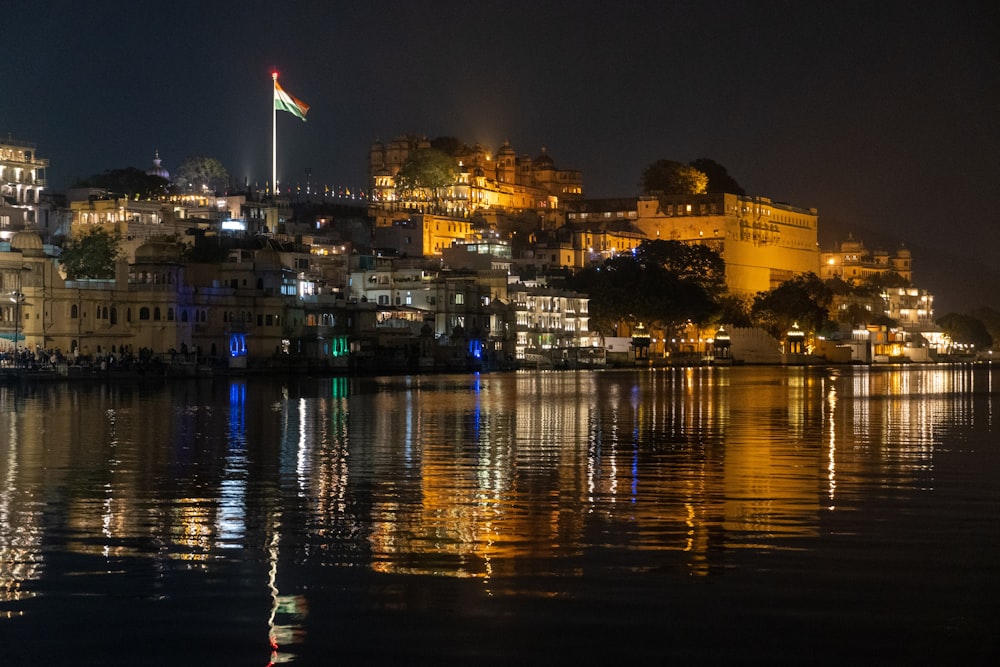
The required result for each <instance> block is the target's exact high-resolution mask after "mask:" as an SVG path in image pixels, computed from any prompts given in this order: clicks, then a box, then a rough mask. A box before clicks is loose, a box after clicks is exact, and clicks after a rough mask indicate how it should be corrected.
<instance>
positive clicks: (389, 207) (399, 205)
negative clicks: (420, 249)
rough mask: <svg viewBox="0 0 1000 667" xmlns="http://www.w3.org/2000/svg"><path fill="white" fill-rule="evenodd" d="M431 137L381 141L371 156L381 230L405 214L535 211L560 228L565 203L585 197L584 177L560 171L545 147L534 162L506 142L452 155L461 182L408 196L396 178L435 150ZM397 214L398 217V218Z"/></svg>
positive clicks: (487, 214)
mask: <svg viewBox="0 0 1000 667" xmlns="http://www.w3.org/2000/svg"><path fill="white" fill-rule="evenodd" d="M431 147H432V143H431V142H430V141H429V140H427V139H426V138H420V137H415V136H412V135H405V136H401V137H397V138H396V139H394V140H392V141H391V142H389V143H388V144H384V143H382V142H380V141H376V142H375V143H374V144H372V146H371V150H370V151H369V160H368V168H369V175H370V180H371V205H372V209H373V214H374V216H375V218H376V224H377V225H391V224H392V220H393V219H398V218H400V217H405V213H406V212H421V213H434V214H440V215H444V216H449V217H456V218H469V217H471V216H472V215H473V214H477V213H478V214H480V215H483V216H485V217H487V218H490V217H491V216H495V215H496V214H509V215H516V214H518V213H521V212H523V211H536V212H538V213H539V214H540V215H541V216H542V219H543V222H546V223H548V224H550V225H553V226H555V225H557V224H558V221H559V219H560V218H559V212H560V211H561V208H562V206H563V203H564V202H565V201H571V200H576V199H581V198H582V197H583V175H582V174H581V172H579V171H576V170H572V169H559V168H558V167H556V164H555V161H554V160H553V159H552V156H551V155H549V154H548V152H547V151H546V149H545V148H543V149H542V151H541V153H540V154H539V155H538V156H537V157H535V158H530V157H528V156H526V155H522V156H518V155H517V153H516V152H515V151H514V149H513V148H512V147H511V146H510V144H509V143H507V142H506V141H505V142H504V143H503V145H502V146H501V147H500V149H499V150H497V151H496V153H493V152H492V151H490V150H489V149H488V148H486V147H484V146H482V145H481V144H475V145H473V146H464V145H462V146H459V147H457V148H453V149H452V150H451V151H450V152H451V153H452V154H453V155H454V157H455V159H456V160H457V162H458V167H459V173H458V177H457V179H456V182H455V183H454V184H453V185H451V186H450V187H447V188H442V189H441V191H440V192H435V193H430V192H427V191H418V192H416V193H412V194H411V195H408V196H406V197H403V196H402V195H401V194H399V193H398V191H397V190H396V182H395V177H396V175H397V174H398V173H399V170H400V169H401V168H402V166H403V165H404V164H405V163H406V161H407V159H409V158H410V157H411V155H412V154H413V153H415V152H416V151H418V150H422V149H427V148H431ZM393 212H396V214H395V215H394V214H393Z"/></svg>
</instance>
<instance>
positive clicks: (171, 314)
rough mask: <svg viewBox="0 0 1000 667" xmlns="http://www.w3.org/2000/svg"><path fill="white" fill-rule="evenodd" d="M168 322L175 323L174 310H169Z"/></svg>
mask: <svg viewBox="0 0 1000 667" xmlns="http://www.w3.org/2000/svg"><path fill="white" fill-rule="evenodd" d="M167 321H168V322H173V321H174V309H173V308H167Z"/></svg>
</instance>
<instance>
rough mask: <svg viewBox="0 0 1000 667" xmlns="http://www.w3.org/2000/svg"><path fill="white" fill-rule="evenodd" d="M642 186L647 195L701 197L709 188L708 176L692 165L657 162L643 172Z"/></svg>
mask: <svg viewBox="0 0 1000 667" xmlns="http://www.w3.org/2000/svg"><path fill="white" fill-rule="evenodd" d="M640 186H641V187H642V191H643V192H644V193H645V194H653V193H654V192H659V193H662V194H665V195H700V194H704V193H705V188H706V187H708V176H706V175H705V174H704V173H703V172H701V171H698V170H697V169H695V168H694V167H692V166H690V165H686V164H681V163H680V162H675V161H673V160H657V161H656V162H653V163H652V164H650V165H647V166H646V168H645V169H643V170H642V179H641V180H640Z"/></svg>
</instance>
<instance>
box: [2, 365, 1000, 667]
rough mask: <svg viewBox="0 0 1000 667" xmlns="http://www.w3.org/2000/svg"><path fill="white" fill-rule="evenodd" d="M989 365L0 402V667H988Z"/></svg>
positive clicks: (992, 640) (15, 397)
mask: <svg viewBox="0 0 1000 667" xmlns="http://www.w3.org/2000/svg"><path fill="white" fill-rule="evenodd" d="M998 390H1000V373H998V372H997V371H996V370H993V369H991V368H990V367H972V366H954V367H945V366H926V367H925V366H909V367H907V366H903V367H887V368H865V367H845V368H829V369H827V368H778V367H760V368H756V367H733V368H694V369H662V370H637V371H631V370H627V371H599V372H572V371H567V372H538V373H535V372H518V373H509V374H503V373H501V374H491V375H447V376H399V377H373V378H327V379H301V380H299V379H294V380H290V379H277V378H268V379H258V378H246V379H228V378H227V379H222V378H216V379H213V380H191V381H176V382H170V383H166V384H157V383H146V384H120V385H106V384H100V383H94V384H90V383H82V382H80V383H58V382H57V383H45V384H40V385H36V386H16V387H2V388H0V640H2V642H3V648H2V649H0V664H12V665H14V664H16V665H21V666H24V665H62V664H67V665H69V664H75V665H81V664H84V665H178V664H198V665H258V666H261V667H263V666H264V665H267V664H269V663H285V662H287V663H292V664H301V665H314V664H345V665H353V664H369V665H371V664H404V665H405V664H428V663H431V664H483V665H499V664H562V663H579V664H597V663H603V662H613V663H614V664H619V663H622V662H629V661H631V662H636V661H642V664H647V663H652V662H660V663H664V664H665V663H680V664H685V663H695V662H702V663H706V664H713V663H757V662H771V663H775V664H801V663H810V664H836V663H843V662H845V661H850V662H860V663H862V664H869V663H876V662H888V663H894V664H898V663H900V662H906V663H923V664H976V663H983V664H985V663H992V662H993V661H994V660H995V659H996V657H997V651H998V635H1000V633H998V630H1000V602H998V600H1000V598H998V596H1000V444H998V440H1000V438H998V431H1000V429H998V427H997V424H996V416H995V415H994V412H995V411H996V410H997V408H998V407H1000V402H998V401H1000V396H998Z"/></svg>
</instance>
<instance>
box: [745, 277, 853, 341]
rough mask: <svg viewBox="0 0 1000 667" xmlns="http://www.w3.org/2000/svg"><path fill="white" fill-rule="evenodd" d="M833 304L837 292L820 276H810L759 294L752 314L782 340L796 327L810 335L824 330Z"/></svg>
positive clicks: (793, 279) (755, 299) (796, 278)
mask: <svg viewBox="0 0 1000 667" xmlns="http://www.w3.org/2000/svg"><path fill="white" fill-rule="evenodd" d="M832 301H833V292H832V291H831V290H830V288H829V287H828V286H827V285H826V284H825V283H824V282H823V281H822V280H820V278H819V276H817V275H816V274H815V273H806V274H803V275H800V276H796V277H795V278H792V279H791V280H786V281H785V282H783V283H781V284H780V285H778V286H777V287H775V288H774V289H772V290H770V291H767V292H760V293H759V294H757V296H756V297H754V301H753V305H752V306H751V307H750V315H751V317H752V319H753V320H754V321H755V322H756V323H757V324H758V326H761V327H763V328H764V329H766V330H767V332H768V333H770V334H771V335H772V336H774V337H775V338H778V339H781V338H783V337H784V335H785V332H787V331H788V330H789V329H790V328H791V327H792V325H793V324H798V325H799V326H800V327H801V328H802V329H804V330H806V331H810V332H816V331H820V330H821V329H823V328H824V327H825V326H826V324H827V321H828V320H829V310H828V309H829V306H830V304H831V303H832Z"/></svg>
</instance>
